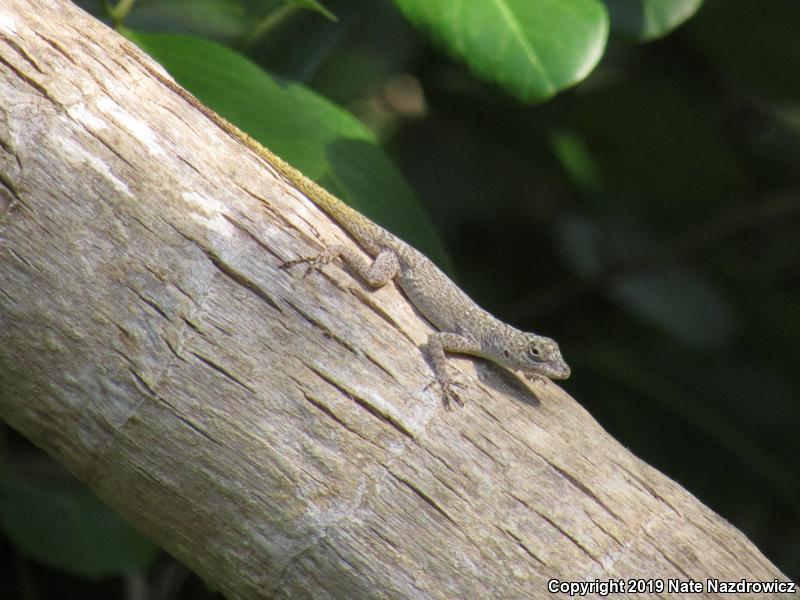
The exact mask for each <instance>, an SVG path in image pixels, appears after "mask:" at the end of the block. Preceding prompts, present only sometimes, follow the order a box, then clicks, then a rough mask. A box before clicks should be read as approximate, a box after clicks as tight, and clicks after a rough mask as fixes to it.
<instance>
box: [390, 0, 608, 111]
mask: <svg viewBox="0 0 800 600" xmlns="http://www.w3.org/2000/svg"><path fill="white" fill-rule="evenodd" d="M395 4H396V5H397V6H398V7H399V8H400V10H401V11H402V12H403V14H405V16H406V17H407V18H408V19H409V20H410V21H411V22H412V23H413V24H414V25H415V26H417V27H419V28H420V29H425V30H427V31H429V32H430V34H431V36H432V37H433V38H434V39H435V40H437V41H438V42H439V43H440V44H442V45H443V46H445V47H446V48H447V49H448V50H449V52H450V53H451V54H453V55H455V56H458V57H460V58H461V59H463V60H464V61H466V62H467V64H469V65H470V67H472V69H473V70H474V71H475V72H476V73H477V74H478V75H479V76H481V77H483V78H485V79H487V80H490V81H494V82H496V83H499V84H500V85H502V86H503V87H504V88H506V90H508V91H509V92H510V93H512V94H513V95H515V96H517V97H518V98H520V99H522V100H526V101H538V100H544V99H547V98H550V97H551V96H553V95H555V94H556V93H557V92H558V91H559V90H562V89H565V88H567V87H569V86H571V85H574V84H575V83H577V82H579V81H581V80H582V79H583V78H584V77H586V76H587V75H588V74H589V72H590V71H591V70H592V69H593V68H594V66H595V65H596V64H597V62H598V61H599V60H600V57H601V56H602V54H603V50H604V49H605V45H606V39H607V37H608V14H607V12H606V9H605V7H604V6H603V4H602V3H601V2H599V1H598V0H460V1H459V0H395Z"/></svg>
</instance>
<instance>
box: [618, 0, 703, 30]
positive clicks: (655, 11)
mask: <svg viewBox="0 0 800 600" xmlns="http://www.w3.org/2000/svg"><path fill="white" fill-rule="evenodd" d="M605 3H606V6H607V7H608V13H609V15H611V30H612V31H613V32H614V33H615V34H616V33H621V34H623V35H627V36H630V37H634V38H637V39H640V40H652V39H655V38H659V37H662V36H664V35H666V34H668V33H669V32H670V31H672V30H673V29H675V28H676V27H678V26H679V25H680V24H681V23H683V22H685V21H686V20H688V19H689V18H691V17H692V15H694V14H695V13H696V12H697V9H699V8H700V6H701V5H702V4H703V0H605Z"/></svg>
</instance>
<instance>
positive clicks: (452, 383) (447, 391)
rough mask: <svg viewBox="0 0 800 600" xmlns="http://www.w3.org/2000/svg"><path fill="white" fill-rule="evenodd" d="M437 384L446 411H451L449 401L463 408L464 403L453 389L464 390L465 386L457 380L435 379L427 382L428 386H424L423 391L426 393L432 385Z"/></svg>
mask: <svg viewBox="0 0 800 600" xmlns="http://www.w3.org/2000/svg"><path fill="white" fill-rule="evenodd" d="M434 383H435V384H437V385H438V386H439V389H440V390H441V391H442V404H444V407H445V409H446V410H452V409H453V406H452V405H451V404H450V401H452V402H454V403H455V404H458V405H459V406H464V401H463V400H462V399H461V396H459V395H458V394H457V393H456V392H455V390H453V388H454V387H459V388H465V387H466V385H465V384H464V382H462V381H460V379H459V378H453V377H441V378H440V377H436V378H434V379H431V380H430V381H429V382H428V385H426V386H425V390H426V391H427V390H428V388H430V387H431V386H432V385H433V384H434Z"/></svg>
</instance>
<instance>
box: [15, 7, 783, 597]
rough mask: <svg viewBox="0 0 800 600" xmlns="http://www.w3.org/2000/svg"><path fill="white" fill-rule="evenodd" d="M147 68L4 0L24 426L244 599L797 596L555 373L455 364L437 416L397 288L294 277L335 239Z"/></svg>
mask: <svg viewBox="0 0 800 600" xmlns="http://www.w3.org/2000/svg"><path fill="white" fill-rule="evenodd" d="M154 70H158V67H156V66H155V65H154V64H153V63H152V61H151V60H149V59H148V58H147V57H145V56H143V55H142V53H141V52H139V51H138V50H137V49H136V48H135V47H133V46H132V45H131V44H130V43H128V42H127V41H126V40H124V39H122V38H121V37H120V36H118V35H116V34H115V33H113V32H112V31H110V30H109V29H108V28H106V27H105V26H103V25H102V24H100V23H98V22H97V21H95V20H93V19H92V18H90V17H88V16H87V15H85V14H84V13H82V12H81V11H80V10H78V9H77V8H75V7H73V6H72V5H71V4H68V3H65V2H62V1H60V0H25V1H22V0H0V110H1V111H2V113H0V114H2V119H0V161H1V162H0V415H2V418H3V419H5V420H6V421H7V422H8V423H9V424H11V425H12V426H13V427H15V428H16V429H18V430H19V431H20V432H22V433H23V434H24V435H26V436H27V437H29V438H30V439H31V440H33V441H34V442H35V443H36V444H38V445H40V446H41V447H43V448H44V449H45V450H47V451H48V452H49V453H50V454H51V455H52V456H54V457H55V458H56V459H57V460H59V461H60V462H62V463H63V464H64V465H66V466H67V467H68V468H69V469H70V470H71V471H72V472H73V473H75V474H76V475H77V476H78V477H79V478H80V479H82V480H83V481H85V482H86V483H87V484H88V485H90V486H91V487H92V489H94V490H95V491H96V492H97V493H98V494H99V495H100V496H101V497H102V498H104V499H105V500H107V501H108V502H109V503H110V504H111V505H113V506H114V507H115V508H117V509H118V510H119V511H120V512H121V513H123V514H124V515H126V516H127V517H128V518H129V519H130V520H131V521H132V522H133V523H135V524H136V525H137V527H139V528H140V529H141V530H142V531H144V532H145V533H147V534H148V535H149V536H151V537H152V538H153V539H154V540H155V541H157V542H158V543H159V544H161V545H162V546H164V547H165V548H166V549H167V550H169V551H170V552H171V553H173V554H174V555H175V556H176V557H178V558H179V559H180V560H182V561H184V562H185V563H186V564H188V565H190V566H191V567H192V568H193V569H195V570H196V571H197V572H198V573H199V574H200V575H202V576H203V577H204V578H206V579H207V580H208V581H209V582H210V583H211V584H213V585H214V586H215V587H217V588H219V589H220V590H222V591H223V592H224V593H225V594H226V595H227V596H228V597H230V598H255V597H274V598H290V597H292V598H293V597H313V598H375V597H390V598H478V597H480V598H534V597H542V596H545V595H546V594H547V582H548V580H549V579H551V578H558V579H560V580H564V581H587V580H594V579H595V578H599V579H600V580H607V579H611V578H613V579H628V578H653V577H655V578H662V579H666V578H676V579H681V580H686V579H689V578H693V579H696V580H701V581H705V580H706V579H707V578H719V579H723V580H739V579H742V578H746V579H752V580H767V581H771V580H773V579H774V578H777V579H779V580H785V579H786V578H785V576H783V575H782V574H781V573H780V572H779V571H778V570H777V569H776V568H775V567H774V566H773V565H771V564H770V563H769V561H767V560H766V559H765V558H764V557H763V556H762V555H761V554H760V553H759V551H758V550H757V549H756V548H755V547H754V546H753V545H752V544H751V543H750V542H749V541H748V540H747V539H746V538H745V537H744V536H743V535H742V534H741V533H740V532H738V531H737V530H736V529H734V528H733V527H731V526H730V525H729V524H728V523H726V522H725V521H724V520H723V519H721V518H720V517H718V516H716V515H715V514H714V513H712V512H711V511H710V510H709V509H707V508H706V507H704V506H703V505H702V504H701V503H700V502H698V501H697V500H696V499H695V498H694V497H692V496H691V495H690V494H689V493H687V492H686V491H685V490H683V489H682V488H681V487H680V486H678V485H677V484H675V483H673V482H672V481H670V480H669V479H667V478H666V477H664V476H663V475H661V474H660V473H658V472H657V471H655V470H654V469H652V468H651V467H649V466H647V465H646V464H644V463H642V462H641V461H640V460H638V459H637V458H636V457H634V456H632V455H631V454H630V453H629V452H628V451H626V450H625V449H624V448H622V447H621V446H620V445H619V444H618V443H616V442H615V441H614V440H613V439H611V438H610V437H609V436H608V435H607V434H606V433H605V432H604V431H603V430H602V429H601V428H600V427H599V426H598V424H597V423H596V422H595V421H594V420H593V419H592V418H591V416H589V415H588V414H587V413H586V412H585V411H584V410H583V409H582V408H581V407H580V406H579V405H578V404H577V403H576V402H575V401H573V400H572V399H571V398H570V397H569V396H567V395H566V394H565V393H564V392H563V391H562V390H560V389H559V388H558V387H557V386H556V385H554V384H549V385H546V386H544V385H541V384H535V385H533V386H528V385H527V384H523V383H521V382H518V381H517V380H516V379H514V378H513V377H511V376H510V375H509V374H506V373H503V372H502V371H500V370H499V369H497V368H495V367H492V366H489V365H486V364H484V363H482V362H474V361H470V360H467V359H461V360H456V361H454V362H455V364H457V366H458V368H459V369H460V370H461V371H462V372H463V377H464V379H465V380H466V381H467V383H468V387H467V389H466V390H465V391H464V398H465V400H466V401H467V406H466V407H465V408H463V409H459V410H456V411H454V412H452V413H447V412H444V411H443V410H442V408H441V403H440V400H439V398H438V396H437V393H436V389H435V387H430V388H428V387H427V386H428V384H429V382H430V378H431V372H430V367H429V366H428V365H427V363H426V362H425V360H424V359H423V358H422V355H421V354H420V352H419V350H418V347H417V346H418V345H419V344H421V343H423V342H424V340H425V338H426V335H427V331H428V329H427V326H426V325H425V323H424V322H423V321H422V320H421V319H420V318H419V317H418V315H417V314H416V313H415V312H414V310H413V309H412V308H411V307H410V306H409V305H408V303H407V302H406V301H405V300H404V299H403V297H402V296H401V295H400V294H399V293H398V292H397V290H396V289H394V288H393V287H392V286H387V287H386V288H385V289H383V290H380V291H378V292H374V293H373V292H371V291H368V290H366V289H365V288H364V287H362V286H361V285H359V284H358V283H357V282H355V281H354V280H353V279H352V278H351V277H350V276H349V275H348V274H347V273H346V272H343V271H342V270H341V269H339V268H338V267H336V266H330V267H328V268H326V270H325V274H324V275H319V274H312V275H310V276H308V277H306V278H299V277H298V274H297V271H293V272H289V271H286V270H281V269H279V268H278V265H279V264H280V263H281V262H282V261H283V260H285V259H287V258H292V257H295V256H296V255H297V254H300V253H307V252H309V251H313V249H315V248H319V245H318V244H317V243H316V241H315V240H314V236H315V233H314V232H315V231H316V232H319V235H320V237H321V238H322V239H324V240H326V241H331V240H339V241H342V242H343V243H348V241H347V238H346V236H344V235H343V234H342V232H341V231H340V230H339V229H337V228H336V227H335V226H333V225H331V224H330V223H329V221H328V220H327V219H326V218H325V217H324V215H322V214H321V213H320V212H319V211H317V210H316V209H314V208H313V207H312V205H311V204H310V203H309V202H308V201H307V200H305V199H303V198H302V196H301V195H300V194H299V193H298V192H297V190H295V189H293V187H292V186H291V185H290V183H289V182H287V181H286V180H285V179H284V178H282V177H278V176H276V173H275V171H274V170H273V169H271V168H270V167H269V165H268V164H267V163H266V162H265V161H264V160H263V158H262V157H260V156H258V155H257V154H255V153H253V152H252V151H251V150H249V149H248V148H246V147H245V146H243V145H242V144H241V143H240V142H239V141H238V140H237V139H236V138H235V137H234V136H232V135H231V134H230V132H228V131H226V130H225V129H224V128H223V127H220V125H219V123H215V122H214V121H213V120H210V119H209V118H208V116H207V115H205V114H203V112H201V111H199V110H197V108H196V107H194V106H193V105H192V104H191V103H189V102H187V101H186V99H185V98H183V97H181V96H180V95H179V94H176V93H175V91H174V90H173V89H171V87H170V86H169V85H165V83H164V81H163V80H161V79H159V77H155V76H154V75H153V71H154ZM312 223H313V227H312V225H311V224H312ZM534 393H535V394H536V396H538V399H539V400H538V401H536V400H535V396H534ZM664 595H666V594H664ZM670 596H674V594H670ZM705 596H707V597H711V596H712V594H706V595H705ZM692 597H693V598H701V597H704V594H698V595H693V596H692Z"/></svg>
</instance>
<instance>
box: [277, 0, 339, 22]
mask: <svg viewBox="0 0 800 600" xmlns="http://www.w3.org/2000/svg"><path fill="white" fill-rule="evenodd" d="M286 1H287V3H289V4H294V5H295V6H298V7H300V8H307V9H309V10H314V11H316V12H318V13H320V14H321V15H324V16H325V17H326V18H328V19H330V20H331V21H336V20H337V19H336V15H335V14H333V13H332V12H331V11H329V10H328V9H327V8H325V7H324V6H322V4H320V3H319V2H317V0H286Z"/></svg>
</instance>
